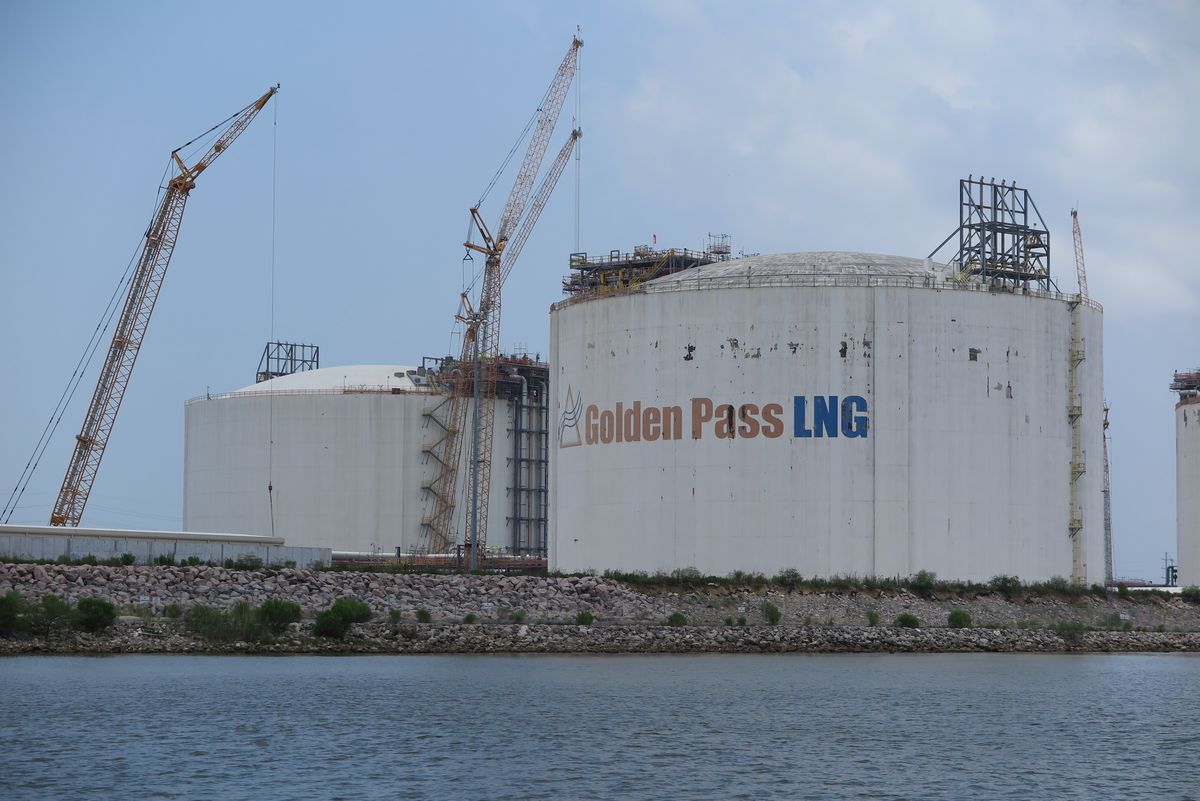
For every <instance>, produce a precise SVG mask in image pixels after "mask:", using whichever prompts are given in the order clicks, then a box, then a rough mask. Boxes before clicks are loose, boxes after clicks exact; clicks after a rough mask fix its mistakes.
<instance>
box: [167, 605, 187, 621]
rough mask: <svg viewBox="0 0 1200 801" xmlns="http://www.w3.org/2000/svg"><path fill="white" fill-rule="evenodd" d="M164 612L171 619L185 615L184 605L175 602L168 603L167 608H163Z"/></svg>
mask: <svg viewBox="0 0 1200 801" xmlns="http://www.w3.org/2000/svg"><path fill="white" fill-rule="evenodd" d="M163 614H164V615H166V616H167V617H169V618H171V620H178V619H179V618H180V617H182V616H183V607H182V606H180V605H179V604H175V603H172V604H167V606H166V608H164V609H163Z"/></svg>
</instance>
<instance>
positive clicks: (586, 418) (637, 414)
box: [558, 387, 870, 448]
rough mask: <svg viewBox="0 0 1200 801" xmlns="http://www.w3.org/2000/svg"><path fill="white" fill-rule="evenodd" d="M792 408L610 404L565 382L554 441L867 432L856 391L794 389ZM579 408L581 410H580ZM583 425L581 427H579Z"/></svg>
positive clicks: (855, 435) (701, 402)
mask: <svg viewBox="0 0 1200 801" xmlns="http://www.w3.org/2000/svg"><path fill="white" fill-rule="evenodd" d="M791 407H792V408H791V414H790V415H787V414H786V413H785V409H784V404H782V403H766V404H762V405H759V404H756V403H741V404H735V403H717V402H715V401H713V399H712V398H703V397H701V398H692V399H691V401H690V402H689V403H688V404H687V405H686V406H678V405H676V406H652V405H648V404H643V403H642V402H641V401H634V402H633V403H631V404H628V405H626V404H625V403H624V402H621V401H618V402H617V403H616V405H615V406H613V407H612V408H601V407H600V406H598V405H596V404H590V405H588V406H587V407H586V408H584V407H583V400H582V398H581V397H580V396H578V395H575V394H574V390H573V388H571V387H568V388H567V402H566V404H565V410H564V411H563V414H562V417H561V418H560V420H559V429H558V431H559V438H558V441H559V447H562V448H567V447H574V446H576V445H580V444H585V445H608V444H611V443H617V442H662V441H668V440H680V439H684V438H685V436H686V437H688V438H690V439H706V438H714V439H756V438H759V437H761V438H763V439H779V438H781V437H783V436H784V435H785V434H787V433H788V431H787V422H788V420H789V418H790V422H791V432H790V433H791V437H792V438H794V439H824V438H829V439H833V438H837V437H844V438H848V439H862V438H866V437H867V434H868V431H869V430H870V413H869V408H868V404H867V399H866V398H864V397H862V396H861V395H847V396H845V397H839V396H837V395H812V396H809V395H795V396H793V397H792V401H791ZM581 410H582V413H581ZM581 426H582V430H581Z"/></svg>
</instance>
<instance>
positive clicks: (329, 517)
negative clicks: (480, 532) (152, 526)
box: [183, 368, 512, 553]
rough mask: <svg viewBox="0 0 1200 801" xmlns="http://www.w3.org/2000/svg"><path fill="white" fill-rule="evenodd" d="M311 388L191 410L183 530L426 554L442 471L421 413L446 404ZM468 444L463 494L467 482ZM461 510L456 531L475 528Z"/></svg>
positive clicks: (499, 526)
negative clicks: (427, 524)
mask: <svg viewBox="0 0 1200 801" xmlns="http://www.w3.org/2000/svg"><path fill="white" fill-rule="evenodd" d="M329 369H334V370H340V369H342V368H329ZM347 369H353V368H347ZM388 369H390V368H388ZM322 372H324V371H322ZM288 378H293V376H289V377H288ZM276 381H280V382H282V381H283V379H276ZM272 383H274V382H272ZM310 383H311V382H310ZM261 386H265V385H261ZM305 387H306V385H303V384H299V385H298V386H296V387H291V388H289V387H288V386H287V385H286V384H285V385H284V386H283V387H282V388H280V389H279V390H278V391H258V392H256V391H253V390H254V388H253V387H251V388H248V391H243V392H236V393H231V394H229V395H225V396H219V397H212V398H198V399H195V400H192V401H189V402H188V404H187V406H186V412H185V424H184V425H185V432H186V433H185V437H186V439H185V449H184V452H185V455H184V507H183V525H184V529H185V530H187V531H230V532H239V533H246V534H266V535H270V534H277V535H278V536H281V537H285V538H286V539H287V542H288V544H289V545H305V546H312V547H326V548H332V549H333V550H335V551H354V552H362V553H370V552H382V553H395V549H396V547H397V546H400V547H402V548H404V549H405V550H412V549H414V548H417V547H419V546H420V545H421V544H422V542H421V520H422V517H423V515H424V514H425V512H426V511H427V504H426V497H425V493H424V492H423V491H422V489H421V486H422V484H423V483H424V482H426V481H430V480H432V479H433V478H434V477H435V476H436V470H435V467H436V463H435V462H434V461H433V460H432V459H431V458H427V457H426V456H425V455H424V454H423V453H422V447H423V446H424V445H425V444H426V443H427V442H428V441H430V440H431V438H432V434H433V432H432V430H431V428H430V426H431V425H432V424H431V423H430V422H429V421H428V420H427V419H426V418H425V417H424V416H423V412H424V410H425V409H426V408H428V407H430V406H432V405H433V404H434V403H436V400H437V399H438V398H439V397H440V396H436V395H434V394H432V393H430V392H427V391H423V390H419V389H412V388H404V387H399V388H395V389H394V391H393V390H386V391H383V390H379V389H374V390H366V389H354V388H350V389H348V390H346V391H342V390H338V389H312V388H311V387H309V388H305ZM494 402H495V403H496V422H495V429H494V453H495V455H496V459H497V462H495V464H496V465H498V466H497V467H495V468H494V469H493V471H492V482H491V486H492V489H491V497H492V504H491V507H492V513H491V516H490V518H489V521H488V543H489V544H491V545H499V546H506V545H508V544H509V539H510V535H509V533H508V532H509V528H508V526H509V521H508V515H509V513H510V509H509V505H508V503H507V502H506V499H507V498H508V487H509V484H510V483H511V482H510V478H511V476H510V472H511V471H510V469H506V467H505V465H506V463H507V462H506V456H507V455H508V453H509V451H510V449H511V444H510V433H509V429H510V428H511V427H512V420H511V416H512V410H511V408H510V404H509V403H508V402H507V401H504V400H496V401H494ZM468 419H469V418H468ZM272 439H273V440H274V447H273V448H272V447H271V440H272ZM467 446H468V443H464V446H463V455H464V467H463V468H462V469H460V471H459V478H458V486H459V488H460V492H461V490H462V488H463V487H465V486H466V482H467V481H468V480H469V479H468V474H467V471H466V469H465V455H466V453H467V451H468V447H467ZM268 481H270V482H271V484H272V491H271V493H270V494H268V492H267V484H268ZM272 502H273V504H274V525H272ZM464 514H465V504H464V503H462V502H460V503H459V504H458V506H457V509H456V520H455V522H454V524H453V526H452V529H451V530H452V531H453V532H456V533H459V534H461V532H463V531H465V530H466V527H465V525H464V523H463V516H464Z"/></svg>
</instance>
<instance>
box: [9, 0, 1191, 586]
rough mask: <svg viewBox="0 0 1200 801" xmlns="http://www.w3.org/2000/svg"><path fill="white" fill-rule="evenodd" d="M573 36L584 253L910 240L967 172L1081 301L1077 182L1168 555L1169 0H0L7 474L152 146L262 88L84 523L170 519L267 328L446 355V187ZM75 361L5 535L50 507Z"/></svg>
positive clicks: (524, 305)
mask: <svg viewBox="0 0 1200 801" xmlns="http://www.w3.org/2000/svg"><path fill="white" fill-rule="evenodd" d="M576 25H580V26H582V30H583V38H584V40H585V41H586V44H585V46H584V48H583V51H582V59H581V72H580V76H579V80H580V81H581V84H580V85H581V87H582V91H581V95H580V98H579V100H580V112H581V113H580V122H581V124H582V127H583V129H584V139H583V140H582V148H581V149H582V160H581V175H582V180H581V184H580V186H579V196H580V220H581V230H580V233H581V239H580V247H581V248H582V249H584V250H590V251H593V252H603V251H608V250H610V249H614V248H622V249H627V248H629V247H631V246H633V245H635V244H639V243H644V242H646V243H648V242H649V241H650V240H651V238H652V236H654V235H657V237H658V243H659V244H660V245H668V246H672V245H673V246H688V247H700V246H702V245H703V243H704V238H705V235H706V234H707V233H708V232H710V231H711V232H727V233H729V234H731V235H732V237H733V243H734V249H735V250H741V249H744V250H746V251H747V252H750V251H756V252H779V251H794V250H862V251H874V252H881V253H893V254H899V255H905V256H918V257H920V256H925V255H926V254H927V253H928V252H929V251H930V250H931V249H932V248H933V247H934V246H935V245H936V244H937V243H938V242H940V241H941V240H942V238H943V237H944V236H946V234H948V233H949V232H950V231H951V230H952V229H953V228H954V226H955V224H956V222H957V208H956V202H957V184H956V181H957V180H958V179H959V178H960V177H964V176H966V175H967V174H969V173H973V174H975V175H980V174H983V175H986V176H989V177H990V176H995V177H996V178H1000V177H1006V178H1011V179H1016V180H1017V181H1018V182H1019V183H1020V184H1021V185H1023V186H1026V187H1028V188H1029V189H1030V191H1031V192H1032V193H1033V196H1034V199H1035V201H1036V203H1037V204H1038V206H1039V207H1040V209H1041V211H1042V213H1043V214H1044V215H1045V216H1046V221H1047V223H1048V224H1049V226H1050V228H1051V231H1052V243H1053V251H1052V252H1053V257H1052V269H1053V271H1054V273H1055V276H1056V279H1057V281H1058V283H1059V285H1060V287H1062V288H1064V289H1067V290H1072V289H1073V288H1074V284H1075V279H1074V269H1073V259H1072V253H1071V231H1070V217H1069V211H1070V209H1071V207H1072V206H1073V205H1076V204H1077V205H1078V208H1079V210H1080V220H1081V222H1082V224H1083V230H1084V243H1085V246H1086V252H1087V263H1088V268H1089V269H1088V277H1089V283H1090V289H1091V294H1092V295H1093V296H1094V297H1095V298H1097V299H1098V300H1100V301H1101V302H1102V303H1103V304H1104V306H1105V351H1106V352H1105V365H1104V368H1105V383H1106V386H1107V395H1108V398H1109V401H1110V402H1111V403H1112V407H1113V409H1112V421H1113V427H1112V432H1113V510H1114V517H1115V520H1114V537H1115V540H1116V547H1115V561H1116V571H1117V574H1118V575H1123V576H1144V577H1147V578H1158V577H1159V576H1160V575H1161V562H1162V555H1163V552H1164V551H1169V552H1170V553H1171V554H1172V555H1174V552H1175V451H1174V448H1175V437H1174V415H1173V411H1172V409H1173V405H1174V396H1173V395H1172V394H1171V393H1169V392H1168V391H1167V384H1168V383H1169V382H1170V378H1171V373H1172V371H1173V370H1175V369H1179V368H1185V367H1195V366H1200V265H1198V264H1197V260H1196V256H1195V247H1194V245H1193V246H1189V245H1188V244H1187V242H1188V241H1189V240H1188V237H1189V236H1194V235H1196V230H1197V229H1196V220H1197V217H1198V215H1200V197H1198V194H1197V191H1196V189H1195V187H1196V185H1197V181H1198V179H1200V175H1198V173H1200V159H1198V158H1197V155H1196V153H1197V150H1196V147H1195V140H1196V135H1197V134H1196V131H1197V130H1200V5H1197V4H1196V3H1193V2H1174V3H1170V2H1163V3H1136V4H1134V3H1102V2H1086V3H1085V2H1063V3H1050V2H1044V3H1036V4H1034V3H1029V4H1013V3H1000V2H964V1H962V0H957V1H956V2H944V3H939V2H919V3H879V4H874V3H852V2H851V3H847V2H828V3H826V2H815V3H800V2H780V3H766V2H762V3H756V2H750V3H717V2H713V3H691V2H648V3H638V4H635V3H579V2H546V3H524V2H487V3H476V2H457V3H452V4H434V3H421V4H417V3H378V4H376V3H338V4H333V3H324V4H314V3H296V2H286V3H253V2H238V3H227V2H210V3H206V4H204V5H202V6H196V5H195V4H191V5H186V6H185V5H183V4H173V3H163V2H111V3H91V2H78V3H65V2H47V1H45V0H39V1H38V2H30V1H28V0H7V2H5V3H3V4H2V5H0V75H3V78H2V79H0V107H2V108H3V109H4V119H5V124H4V125H3V126H0V176H3V177H2V179H0V334H2V335H3V339H4V341H5V342H6V346H5V347H4V348H3V350H2V351H0V376H3V377H4V385H5V386H4V392H3V393H2V394H0V495H3V496H4V497H7V496H8V492H9V490H10V489H11V487H12V485H13V484H14V483H15V482H16V480H17V476H18V475H19V474H20V472H21V468H22V466H23V465H24V463H25V460H26V457H27V455H28V453H29V451H30V450H31V449H32V447H33V445H34V443H35V441H36V439H37V434H38V432H39V431H40V430H41V428H42V426H43V425H44V423H45V421H46V418H47V416H48V415H49V413H50V410H51V409H52V408H53V406H54V403H55V401H56V399H57V398H58V396H59V393H60V392H61V391H62V388H63V386H64V385H65V383H66V381H67V379H68V378H69V376H70V374H71V370H72V368H73V366H74V364H75V362H76V360H77V359H78V357H79V353H80V350H81V349H82V347H83V345H84V343H85V342H86V340H87V339H88V337H89V336H90V334H91V331H92V329H93V328H94V327H95V324H96V322H97V320H98V318H99V316H100V313H101V311H102V309H103V306H104V303H105V301H106V299H107V298H108V296H109V294H110V293H111V292H112V289H113V287H114V285H115V284H116V282H117V280H118V279H119V277H120V276H121V274H122V273H123V271H124V269H125V266H126V263H127V262H128V260H129V258H130V256H131V254H132V253H133V252H134V251H135V250H136V248H137V247H138V245H139V240H140V237H141V235H142V232H143V231H144V229H145V226H146V224H147V222H148V220H149V217H150V215H151V212H152V211H153V205H154V200H155V195H156V191H157V187H158V181H159V179H160V176H161V175H162V174H163V168H164V166H165V165H166V160H167V155H168V153H169V152H170V151H171V150H172V149H173V148H175V147H177V146H179V145H181V144H183V143H184V142H186V141H188V140H189V139H191V138H192V137H193V136H195V135H196V134H198V133H201V132H203V131H204V130H206V129H208V128H209V127H210V126H212V125H213V124H215V123H217V122H218V121H220V120H222V119H224V118H225V117H226V116H228V115H229V114H231V113H233V112H234V111H236V110H237V109H239V108H241V107H242V106H243V105H245V104H246V103H248V102H250V101H251V100H253V99H254V98H255V97H257V96H258V95H260V94H261V93H262V92H263V91H265V89H266V88H267V86H268V85H269V84H272V83H275V82H280V83H281V84H282V90H281V93H280V95H279V96H278V98H277V100H278V102H277V103H276V105H275V106H274V107H270V108H268V109H267V110H266V111H264V112H263V114H262V115H260V117H259V119H257V120H256V121H255V122H254V124H253V125H252V126H251V128H250V129H249V130H248V131H247V132H246V133H245V134H244V135H243V136H242V138H241V139H239V140H238V142H237V143H236V145H235V146H234V147H233V148H231V149H230V150H229V152H227V153H226V154H224V155H223V156H222V157H221V159H220V160H219V161H218V162H217V163H216V164H215V165H214V166H213V167H212V168H211V169H210V170H209V171H208V172H206V173H205V174H204V175H203V176H202V177H201V178H200V180H199V182H198V186H197V188H196V189H195V190H194V191H193V193H192V195H191V200H190V201H189V204H188V209H187V215H186V217H185V219H184V223H183V228H182V233H181V235H180V237H179V245H178V248H177V250H176V252H175V257H174V260H173V262H172V265H171V269H170V272H169V274H168V276H167V279H166V283H165V286H164V289H163V291H162V295H161V296H160V299H159V303H158V308H157V310H156V313H155V318H154V321H153V323H152V324H151V327H150V332H149V335H148V337H147V339H146V343H145V345H144V346H143V348H142V351H141V355H140V357H139V360H138V364H137V370H136V371H135V373H134V377H133V380H132V383H131V385H130V388H129V391H128V393H127V395H126V398H125V403H124V406H123V409H122V413H121V417H120V420H119V421H118V423H117V425H116V428H115V431H114V433H113V437H112V440H111V442H110V445H109V447H108V450H107V453H106V455H105V458H104V464H103V467H102V469H101V471H100V475H99V478H98V479H97V481H96V483H95V486H94V488H93V492H92V495H91V499H90V501H89V504H88V507H87V511H86V512H85V515H84V524H85V525H95V526H122V527H131V528H155V527H164V528H175V527H178V526H179V525H180V523H181V517H182V484H183V409H184V401H185V400H186V399H188V398H189V397H193V396H196V395H200V394H203V393H204V392H205V391H206V389H207V388H210V387H211V389H212V391H213V392H219V391H229V390H233V389H238V388H240V387H243V386H245V385H247V384H250V383H253V380H254V371H255V368H256V367H257V365H258V359H259V355H260V354H261V351H262V348H263V345H264V343H265V342H266V341H267V339H268V338H270V336H271V335H272V333H274V335H275V336H276V337H278V338H282V339H290V340H297V341H308V342H313V343H316V344H318V345H319V346H320V347H321V357H322V363H323V364H324V365H327V366H331V365H337V364H354V363H365V362H395V363H418V362H419V361H420V357H421V356H423V355H440V354H444V353H446V352H447V351H448V349H450V348H451V347H452V342H451V338H450V332H451V322H450V321H451V318H452V315H453V313H454V311H455V307H456V298H457V295H458V292H459V290H460V286H461V283H462V271H461V259H462V255H463V249H462V247H461V243H462V241H463V237H464V235H465V233H466V231H467V219H468V218H467V209H468V207H469V206H470V205H471V203H472V202H473V201H474V200H475V199H476V198H478V196H479V194H480V192H481V191H482V190H483V188H484V186H485V185H486V184H487V182H488V180H489V179H490V177H491V175H492V173H493V172H494V170H495V169H496V167H497V166H498V165H499V164H500V162H501V160H502V159H503V157H504V155H505V154H506V153H507V152H508V150H509V148H510V147H511V145H512V143H513V140H514V139H515V138H516V137H517V135H518V133H519V132H520V130H521V128H522V127H523V126H524V124H525V122H526V120H527V119H528V117H529V115H530V114H531V113H532V111H533V109H534V107H535V106H536V104H537V102H538V101H539V99H540V98H541V95H542V92H543V91H544V90H545V87H546V85H547V83H548V82H549V80H550V77H551V76H552V74H553V72H554V69H555V68H556V66H557V65H558V62H559V60H560V59H561V58H562V55H563V53H564V52H566V49H567V46H568V44H569V43H570V38H571V35H572V34H573V33H574V31H575V26H576ZM575 102H576V98H575V96H574V94H573V95H572V98H571V100H570V102H569V104H568V107H567V109H566V110H565V111H564V115H563V119H562V121H561V122H560V126H559V130H558V131H557V132H556V133H555V135H554V138H553V140H552V142H551V147H550V155H551V156H552V155H553V153H554V152H556V151H557V149H558V146H559V144H560V143H561V142H562V141H563V139H564V138H565V136H566V134H567V131H568V129H569V125H570V116H571V115H572V113H573V112H574V106H575ZM276 120H277V125H276ZM273 134H275V135H276V137H277V138H275V141H274V144H273ZM273 154H274V155H275V157H276V164H277V172H276V176H277V188H278V194H277V204H276V206H275V212H276V215H277V229H276V238H275V247H276V290H275V326H274V331H272V329H271V321H270V317H271V315H270V308H271V290H270V272H271V246H272V240H271V216H272V199H271V198H272V156H273ZM510 184H511V177H510V178H506V179H505V181H504V182H503V184H502V185H501V187H500V188H499V189H498V190H497V191H496V192H494V193H493V198H494V199H493V201H492V203H491V204H490V206H488V207H486V208H485V214H486V215H487V217H488V219H495V218H496V217H497V216H498V206H499V204H500V202H501V201H502V200H503V197H504V195H505V194H506V193H507V189H508V186H509V185H510ZM575 191H576V186H575V178H574V170H573V169H569V170H568V171H567V173H566V174H564V176H563V178H562V180H561V182H560V183H559V187H558V191H557V193H556V195H555V197H554V198H553V199H552V201H551V204H550V207H549V208H548V209H547V211H546V213H545V215H544V216H543V218H542V221H541V223H540V225H539V226H538V229H537V231H536V232H535V233H534V236H533V237H532V239H531V240H530V242H529V244H528V246H527V247H526V249H525V252H524V255H523V256H522V258H521V263H520V264H519V266H518V267H517V269H516V271H515V272H514V273H513V276H512V277H511V279H510V280H509V282H508V284H507V285H506V288H505V301H504V309H505V312H504V337H503V339H504V342H505V345H506V347H508V348H511V347H513V346H524V347H526V348H527V349H528V350H529V351H530V352H538V351H540V352H541V353H542V354H543V355H545V354H546V353H547V351H548V345H547V336H548V326H547V307H548V306H549V305H550V303H552V302H553V301H555V300H557V299H558V298H559V297H560V296H561V292H560V285H559V281H560V278H561V276H562V274H563V273H565V272H566V261H567V255H568V254H569V253H570V252H571V251H572V250H573V249H574V248H575V224H574V217H575V203H574V196H575ZM105 345H107V340H106V341H105ZM94 377H95V372H94V369H93V371H92V372H91V373H89V376H88V379H87V380H85V382H84V386H83V387H82V388H81V389H80V391H79V393H78V395H77V397H76V402H75V405H74V407H73V408H72V409H71V410H70V411H69V412H68V413H67V415H66V417H65V418H64V420H63V423H62V426H61V427H60V429H59V433H58V437H57V439H56V441H55V442H54V444H53V445H52V446H51V447H50V449H49V450H48V452H47V453H46V456H45V458H44V460H43V462H42V464H41V467H40V469H39V471H38V474H37V477H36V479H35V481H34V482H33V484H31V486H30V489H29V491H28V492H27V493H26V495H25V497H24V500H23V502H22V506H21V508H20V509H19V511H18V513H17V515H15V516H14V518H13V519H14V521H20V522H35V523H43V522H45V521H46V520H47V519H48V517H49V510H50V507H51V506H52V505H53V500H54V497H55V495H56V493H57V490H58V486H59V484H60V483H61V481H62V474H63V471H64V469H65V467H66V463H67V459H68V457H69V454H70V450H71V446H72V438H73V436H74V434H75V433H76V432H77V431H78V428H79V425H80V421H81V419H82V414H83V409H84V406H85V405H86V402H87V399H88V397H90V394H91V388H92V386H93V382H94ZM264 481H265V478H264Z"/></svg>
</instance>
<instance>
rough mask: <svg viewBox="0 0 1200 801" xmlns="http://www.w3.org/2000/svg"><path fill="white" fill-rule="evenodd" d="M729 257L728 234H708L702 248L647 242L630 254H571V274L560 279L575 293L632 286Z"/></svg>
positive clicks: (610, 290) (568, 289)
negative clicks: (660, 247) (659, 246)
mask: <svg viewBox="0 0 1200 801" xmlns="http://www.w3.org/2000/svg"><path fill="white" fill-rule="evenodd" d="M731 258H733V248H732V246H731V245H730V244H729V234H709V235H708V245H707V247H705V249H704V250H702V251H700V250H690V249H688V248H667V249H665V250H656V249H654V248H652V247H650V246H649V245H636V246H635V247H634V248H633V252H631V253H626V252H622V251H620V250H610V251H609V252H608V255H606V256H589V255H588V254H587V253H572V254H571V261H570V268H571V273H570V274H569V275H567V277H566V278H564V279H563V292H564V293H566V294H567V295H572V296H576V295H583V294H589V293H592V292H617V291H622V290H627V289H633V288H634V287H637V286H638V285H640V284H644V283H646V282H647V281H653V280H654V279H655V278H661V277H662V276H664V275H672V274H674V273H678V272H682V271H684V270H690V269H692V268H694V267H700V266H703V265H705V264H713V263H714V262H718V261H728V260H729V259H731Z"/></svg>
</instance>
